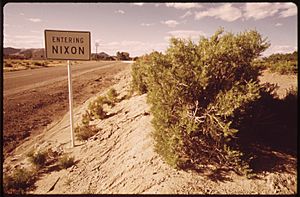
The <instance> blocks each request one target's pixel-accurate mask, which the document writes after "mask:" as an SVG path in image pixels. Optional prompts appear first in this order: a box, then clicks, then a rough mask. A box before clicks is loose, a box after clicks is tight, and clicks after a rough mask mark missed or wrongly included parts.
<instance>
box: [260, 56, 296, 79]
mask: <svg viewBox="0 0 300 197" xmlns="http://www.w3.org/2000/svg"><path fill="white" fill-rule="evenodd" d="M260 64H261V66H262V67H263V68H265V69H269V70H270V71H271V72H276V73H279V74H282V75H293V74H297V73H298V51H294V52H293V53H286V54H280V53H276V54H272V55H270V56H269V57H265V58H263V59H262V60H261V61H260Z"/></svg>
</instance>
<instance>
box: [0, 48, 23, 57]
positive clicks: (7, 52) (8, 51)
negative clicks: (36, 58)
mask: <svg viewBox="0 0 300 197" xmlns="http://www.w3.org/2000/svg"><path fill="white" fill-rule="evenodd" d="M21 50H22V49H15V48H12V47H6V48H3V55H11V54H14V53H18V52H20V51H21Z"/></svg>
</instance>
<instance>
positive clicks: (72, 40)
mask: <svg viewBox="0 0 300 197" xmlns="http://www.w3.org/2000/svg"><path fill="white" fill-rule="evenodd" d="M45 53H46V58H47V59H55V60H67V61H68V86H69V109H70V110H69V111H70V128H71V147H72V148H73V147H74V146H75V142H74V141H75V139H74V122H73V121H74V120H73V91H72V73H71V71H72V70H71V65H70V60H90V56H91V33H90V32H87V31H62V30H45Z"/></svg>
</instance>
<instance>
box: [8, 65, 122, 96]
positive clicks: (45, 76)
mask: <svg viewBox="0 0 300 197" xmlns="http://www.w3.org/2000/svg"><path fill="white" fill-rule="evenodd" d="M118 63H119V62H95V61H93V62H89V61H87V62H81V63H80V64H77V65H76V64H74V65H72V64H71V69H72V78H73V77H75V76H78V75H81V74H84V73H87V72H92V71H94V70H97V69H102V68H107V67H110V66H113V65H114V64H118ZM3 75H4V80H3V90H4V91H3V93H4V96H8V95H11V94H14V93H18V92H20V91H24V90H28V89H33V88H36V87H39V86H43V85H48V84H50V83H53V82H56V81H61V80H65V79H67V77H68V70H67V65H66V66H58V67H48V68H40V69H33V70H21V71H14V72H6V73H4V74H3Z"/></svg>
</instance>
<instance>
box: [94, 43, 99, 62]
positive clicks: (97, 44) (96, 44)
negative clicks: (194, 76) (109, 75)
mask: <svg viewBox="0 0 300 197" xmlns="http://www.w3.org/2000/svg"><path fill="white" fill-rule="evenodd" d="M95 46H96V61H97V60H98V53H97V50H98V46H99V43H98V42H96V43H95Z"/></svg>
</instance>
